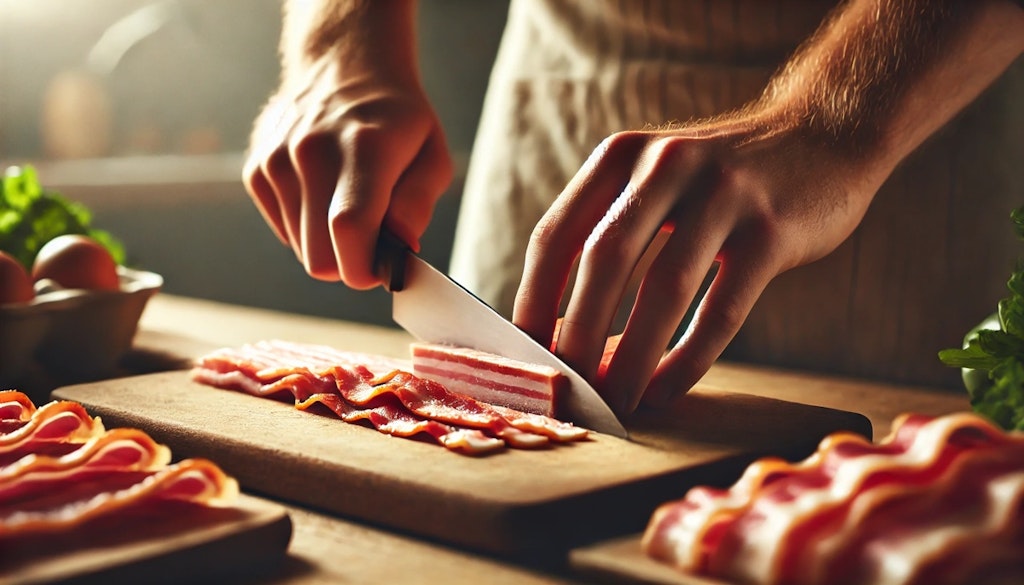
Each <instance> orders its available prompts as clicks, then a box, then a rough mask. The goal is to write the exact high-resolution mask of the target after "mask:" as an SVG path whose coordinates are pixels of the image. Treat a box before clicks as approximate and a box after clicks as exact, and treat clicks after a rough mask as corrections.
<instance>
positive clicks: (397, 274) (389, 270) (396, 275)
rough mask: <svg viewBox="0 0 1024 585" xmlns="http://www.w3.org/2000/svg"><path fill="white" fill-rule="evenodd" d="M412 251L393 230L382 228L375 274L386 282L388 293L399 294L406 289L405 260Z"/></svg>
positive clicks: (378, 242)
mask: <svg viewBox="0 0 1024 585" xmlns="http://www.w3.org/2000/svg"><path fill="white" fill-rule="evenodd" d="M411 253H412V250H411V249H410V248H409V246H408V244H406V243H405V242H403V241H402V240H401V239H400V238H399V237H398V236H396V235H395V234H393V233H392V232H391V230H389V229H387V228H382V229H381V230H380V237H379V238H378V240H377V250H376V258H375V259H374V263H373V264H374V272H375V273H376V274H377V276H380V278H381V280H383V281H384V288H385V289H387V290H388V292H399V291H401V290H402V289H403V288H405V258H406V256H407V255H408V254H411Z"/></svg>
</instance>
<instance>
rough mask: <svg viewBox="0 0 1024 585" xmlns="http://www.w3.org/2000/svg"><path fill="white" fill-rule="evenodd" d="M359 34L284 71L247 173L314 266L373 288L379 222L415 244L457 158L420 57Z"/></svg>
mask: <svg viewBox="0 0 1024 585" xmlns="http://www.w3.org/2000/svg"><path fill="white" fill-rule="evenodd" d="M369 38H387V37H376V36H370V37H369ZM358 42H360V40H359V39H357V40H354V41H353V40H344V39H341V40H339V43H340V45H339V47H338V48H336V49H330V50H327V51H325V52H324V53H323V54H322V55H320V56H318V57H317V58H315V59H312V60H305V62H303V63H302V64H301V66H293V67H292V68H291V70H290V71H288V72H287V75H286V77H285V82H284V83H282V87H281V89H279V90H278V92H277V93H276V94H275V95H274V96H273V97H272V98H271V99H270V101H269V103H268V104H267V106H266V107H265V108H264V110H263V111H262V112H261V113H260V115H259V116H258V117H257V119H256V122H255V124H254V129H253V133H252V138H251V145H250V152H249V154H248V157H247V160H246V163H245V167H244V171H243V179H244V182H245V185H246V188H247V189H248V191H249V194H250V195H251V197H252V199H253V201H254V202H255V204H256V206H257V207H258V208H259V210H260V212H261V213H262V215H263V218H264V219H265V220H266V221H267V223H268V224H269V225H270V227H271V228H272V230H273V231H274V233H275V234H276V235H277V237H278V238H279V239H280V240H281V241H282V242H283V243H284V244H286V245H288V246H290V247H291V248H292V250H294V251H295V254H296V256H297V257H298V259H299V261H300V262H302V264H303V266H304V267H305V269H306V272H308V273H309V274H310V275H311V276H313V277H314V278H317V279H320V280H329V281H337V280H341V281H343V282H344V283H345V284H346V285H348V286H350V287H352V288H356V289H367V288H372V287H374V286H376V285H378V284H379V283H380V279H379V278H378V277H377V276H376V275H375V274H374V271H373V261H374V249H375V245H376V242H377V237H378V234H379V232H380V229H381V228H382V226H383V225H385V224H386V225H387V226H388V228H389V229H391V230H392V231H393V232H394V233H395V234H396V235H397V236H398V237H399V238H401V239H402V240H404V241H405V242H406V243H407V244H409V245H410V246H411V247H412V248H413V249H414V250H417V249H418V248H419V238H420V237H421V236H422V235H423V232H424V231H425V230H426V228H427V225H428V223H429V222H430V218H431V216H432V214H433V210H434V205H435V203H436V202H437V200H438V198H439V197H440V196H441V195H442V194H443V193H444V191H445V189H446V188H447V187H448V185H449V183H450V182H451V177H452V162H451V158H450V157H449V154H448V150H447V146H446V143H445V138H444V133H443V131H442V128H441V125H440V122H439V120H438V117H437V115H436V114H435V112H434V110H433V108H432V107H431V105H430V103H429V101H428V100H427V97H426V95H425V93H424V91H423V89H422V87H421V86H420V83H419V80H418V78H417V75H416V73H415V69H414V67H413V65H412V64H411V63H409V64H408V68H405V67H395V62H396V60H395V59H393V58H390V57H393V55H388V54H387V53H388V49H387V48H381V50H380V51H377V52H375V51H374V47H369V48H367V47H361V48H358V49H353V46H354V44H353V43H358ZM363 42H365V41H363ZM385 43H386V41H385ZM404 60H405V61H408V60H409V59H404ZM296 69H298V71H296Z"/></svg>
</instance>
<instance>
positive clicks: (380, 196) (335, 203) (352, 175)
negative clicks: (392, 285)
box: [329, 126, 420, 289]
mask: <svg viewBox="0 0 1024 585" xmlns="http://www.w3.org/2000/svg"><path fill="white" fill-rule="evenodd" d="M410 138H411V137H410V136H408V135H406V134H404V133H402V134H397V133H396V132H394V131H392V130H388V129H383V128H380V127H376V126H360V127H357V128H356V129H355V130H354V131H350V132H347V133H346V135H344V136H343V137H342V145H341V156H342V159H343V160H344V163H345V164H344V166H343V167H342V171H341V176H340V178H339V181H338V187H337V189H336V190H335V192H334V195H333V197H332V198H331V203H330V210H329V220H330V235H331V241H332V242H333V244H334V255H335V259H336V262H337V266H338V271H339V276H340V277H341V280H342V281H344V283H345V284H346V285H348V286H349V287H352V288H355V289H369V288H373V287H374V286H377V285H378V284H380V278H378V277H377V275H376V274H374V271H373V261H374V250H375V249H376V244H377V238H378V235H379V233H380V227H381V223H382V222H383V220H384V214H385V213H386V211H387V208H388V205H389V203H390V199H391V194H392V192H393V190H394V188H395V185H396V184H397V182H398V179H399V177H400V176H401V175H402V173H403V171H404V170H405V169H406V168H407V167H408V165H409V163H410V162H412V160H413V158H414V157H415V156H416V153H417V152H418V150H419V144H420V142H418V141H415V140H412V139H410ZM411 145H415V146H411Z"/></svg>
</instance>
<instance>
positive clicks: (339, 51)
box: [280, 0, 418, 84]
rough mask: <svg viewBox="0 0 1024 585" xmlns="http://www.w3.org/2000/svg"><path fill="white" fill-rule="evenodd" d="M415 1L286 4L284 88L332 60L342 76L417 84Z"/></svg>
mask: <svg viewBox="0 0 1024 585" xmlns="http://www.w3.org/2000/svg"><path fill="white" fill-rule="evenodd" d="M416 7H417V3H416V0H286V2H285V5H284V26H283V30H282V33H281V44H280V55H281V73H282V84H288V83H290V82H291V80H293V79H294V78H296V77H300V76H303V75H306V72H307V71H308V70H309V68H310V67H311V66H312V65H313V64H315V63H316V62H318V61H320V60H323V59H325V58H329V59H331V60H332V61H334V62H335V63H337V65H338V67H339V71H340V73H341V74H342V75H344V76H347V77H354V78H358V77H361V76H363V75H367V74H368V73H369V72H370V70H372V72H373V75H375V76H378V77H379V76H381V75H382V74H385V75H388V76H393V77H394V79H396V80H398V81H402V82H405V81H411V82H418V69H417V67H416V62H417V56H416V27H415V20H416Z"/></svg>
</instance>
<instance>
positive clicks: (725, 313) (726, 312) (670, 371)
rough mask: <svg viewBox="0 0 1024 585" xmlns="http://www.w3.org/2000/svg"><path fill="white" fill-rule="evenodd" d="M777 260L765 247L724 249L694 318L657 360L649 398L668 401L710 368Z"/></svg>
mask: <svg viewBox="0 0 1024 585" xmlns="http://www.w3.org/2000/svg"><path fill="white" fill-rule="evenodd" d="M747 237H749V236H747ZM726 246H727V247H728V246H729V243H728V242H727V243H726ZM775 266H776V263H775V262H773V260H772V259H771V258H770V255H769V254H766V253H765V252H764V251H763V250H761V249H755V248H752V247H747V248H746V249H745V253H742V254H740V253H733V254H730V253H727V252H725V251H723V255H722V262H721V265H720V266H719V269H718V273H717V274H716V275H715V278H714V280H713V281H712V283H711V286H710V287H709V288H708V292H707V294H705V295H704V298H703V299H702V300H701V303H700V306H699V307H698V308H697V313H696V315H695V316H694V320H693V322H692V323H691V324H690V327H689V328H688V329H687V332H686V334H685V335H683V338H682V339H681V340H680V341H679V343H678V344H676V346H675V347H674V348H673V349H672V350H671V351H670V352H669V353H668V355H667V356H665V358H664V359H663V360H662V361H661V363H660V364H659V365H658V368H657V369H656V370H655V373H654V377H653V378H652V380H651V383H650V384H649V385H648V387H647V391H646V393H645V395H644V402H649V403H650V404H652V405H655V406H665V405H667V404H669V403H671V402H672V401H674V400H675V399H676V398H678V397H679V396H681V395H683V394H685V393H686V392H687V391H688V390H689V389H690V388H691V387H692V386H693V385H694V384H696V383H697V381H698V380H700V378H701V377H703V376H704V374H705V373H707V371H708V369H710V368H711V366H712V364H714V362H715V360H716V359H718V356H720V355H721V354H722V352H723V351H725V348H726V346H727V345H728V344H729V342H730V341H732V339H733V337H735V336H736V333H737V332H738V331H739V329H740V327H741V326H742V325H743V321H744V320H746V318H747V315H749V314H750V310H751V308H753V306H754V303H755V302H756V301H757V299H758V297H760V296H761V293H762V292H763V291H764V289H765V287H766V286H767V285H768V282H769V281H770V280H771V278H772V277H773V276H774V274H776V272H777V270H776V268H775Z"/></svg>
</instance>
